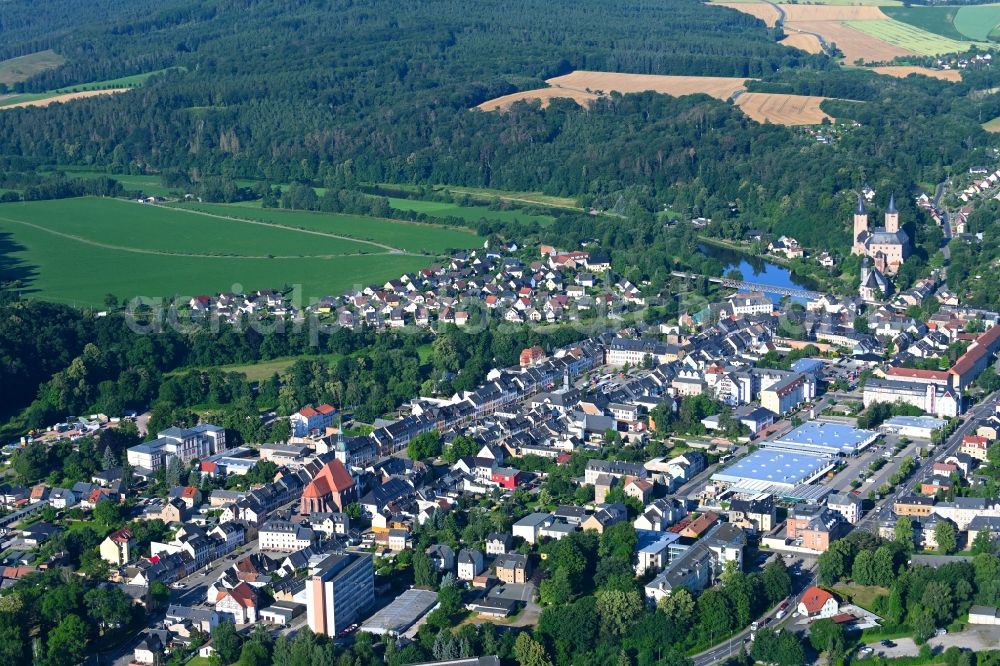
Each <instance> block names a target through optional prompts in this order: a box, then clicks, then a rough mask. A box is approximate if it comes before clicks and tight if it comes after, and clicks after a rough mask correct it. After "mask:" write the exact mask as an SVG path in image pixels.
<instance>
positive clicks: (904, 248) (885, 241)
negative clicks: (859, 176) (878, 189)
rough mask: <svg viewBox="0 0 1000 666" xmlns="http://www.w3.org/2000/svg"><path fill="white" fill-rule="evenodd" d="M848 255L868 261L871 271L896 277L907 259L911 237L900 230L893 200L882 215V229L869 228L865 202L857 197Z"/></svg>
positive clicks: (890, 199)
mask: <svg viewBox="0 0 1000 666" xmlns="http://www.w3.org/2000/svg"><path fill="white" fill-rule="evenodd" d="M851 254H860V255H862V256H865V257H869V258H870V259H871V261H872V264H874V267H875V268H876V269H877V270H878V271H879V272H880V273H884V274H885V275H895V274H896V272H897V271H898V270H899V267H900V266H902V265H903V262H904V261H905V260H906V258H907V257H908V256H909V255H910V237H909V236H908V235H907V234H906V232H905V231H903V230H902V229H901V228H900V227H899V211H897V210H896V196H895V195H893V196H892V197H890V198H889V207H888V208H887V209H886V211H885V226H884V227H875V228H873V229H869V228H868V211H867V209H866V208H865V202H864V199H862V198H861V196H860V195H859V196H858V208H857V210H855V211H854V246H853V247H852V248H851Z"/></svg>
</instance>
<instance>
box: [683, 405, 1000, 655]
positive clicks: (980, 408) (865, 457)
mask: <svg viewBox="0 0 1000 666" xmlns="http://www.w3.org/2000/svg"><path fill="white" fill-rule="evenodd" d="M828 396H829V397H830V398H832V397H834V396H833V395H832V394H828ZM998 396H1000V391H998V392H996V393H991V394H990V395H988V396H986V397H985V398H983V399H982V400H981V401H980V402H979V403H978V404H977V405H976V406H975V407H973V408H972V409H971V410H969V411H968V412H966V413H965V414H964V415H963V416H962V423H961V425H959V427H958V428H956V429H955V432H954V433H952V434H951V436H950V437H949V438H948V440H947V441H946V442H944V443H943V444H941V445H939V446H938V447H936V448H935V449H934V451H933V453H932V454H931V455H928V456H926V457H922V458H921V461H920V463H918V465H917V467H916V469H915V470H914V472H913V474H912V475H910V476H909V477H908V478H907V479H906V481H905V482H903V483H901V484H899V486H898V487H897V488H896V489H895V490H893V492H891V493H889V494H888V495H887V496H885V497H883V498H882V499H881V500H879V501H877V502H876V503H875V506H874V507H873V508H872V509H871V510H870V511H868V513H867V514H865V516H864V517H863V518H862V519H861V521H860V522H859V523H858V524H857V525H856V526H855V529H866V530H871V531H876V530H877V529H878V522H879V521H880V520H883V519H887V518H889V517H891V515H892V505H893V503H895V501H896V500H897V499H898V498H900V497H903V496H905V495H909V494H910V493H911V492H912V487H913V484H914V483H915V482H916V481H918V480H920V479H923V478H924V477H925V476H926V475H927V474H929V472H930V469H931V466H932V465H933V464H934V463H935V462H940V461H943V460H944V459H945V458H947V457H948V456H950V455H952V454H953V453H955V452H956V451H957V450H958V448H959V447H960V446H961V445H962V438H963V437H965V436H966V435H968V434H969V432H970V431H972V430H974V429H975V427H976V424H977V423H978V422H979V421H980V420H982V419H983V418H985V417H987V416H989V415H990V414H992V413H993V411H994V410H995V408H996V402H997V398H998ZM824 397H825V398H826V397H827V396H824ZM824 402H825V400H821V401H820V403H819V404H818V405H817V409H816V411H817V413H818V412H819V411H820V409H821V405H823V404H824ZM894 441H895V438H892V439H890V440H889V441H888V442H886V443H884V444H883V445H880V446H879V447H878V448H877V449H871V450H869V451H867V452H865V453H863V454H862V455H860V456H857V458H855V459H853V460H851V461H849V462H848V465H847V467H846V468H844V469H842V470H841V471H840V472H839V473H838V474H837V475H836V477H835V478H834V479H832V480H830V483H829V485H830V486H832V487H833V488H834V489H836V490H838V491H846V490H847V489H849V488H850V483H851V481H853V480H855V479H857V478H858V475H857V472H858V471H860V470H862V469H865V468H867V466H868V465H869V464H870V463H871V461H872V460H875V459H876V458H877V457H878V456H880V455H882V451H884V450H886V448H888V450H890V451H891V450H893V447H892V444H893V442H894ZM926 447H928V443H927V442H919V441H918V442H912V443H910V444H908V445H907V446H906V448H904V449H903V450H901V451H900V452H899V453H896V454H893V457H892V460H891V461H890V463H889V464H887V465H885V466H884V467H882V468H881V469H880V470H879V471H878V472H876V473H875V474H873V475H872V476H871V477H869V478H870V479H871V482H870V483H866V484H864V485H862V487H861V488H862V489H863V490H864V492H863V493H862V494H863V495H865V494H867V492H868V490H869V489H872V490H877V489H878V488H879V487H880V486H881V485H882V484H883V483H886V482H887V481H888V479H889V477H891V476H892V474H894V473H895V471H896V470H898V469H899V467H900V465H901V464H902V460H903V459H904V458H905V457H906V456H913V457H914V459H916V452H917V451H918V450H919V449H921V448H926ZM711 471H714V469H713V470H711ZM709 473H710V470H706V471H705V472H704V473H703V475H699V476H702V477H703V478H702V480H704V478H705V477H707V476H708V474H709ZM692 483H693V482H692ZM690 487H691V488H693V487H694V486H693V485H691V486H690ZM796 557H797V559H796V560H795V561H793V562H792V563H791V566H790V571H791V573H792V574H793V579H792V582H793V588H792V589H793V594H792V596H791V597H790V598H789V601H788V606H787V610H786V613H787V615H786V616H784V617H783V618H782V620H781V621H779V622H777V623H775V620H776V617H777V613H778V608H772V609H770V610H769V611H768V612H767V613H766V614H765V615H764V616H763V617H761V618H760V620H762V621H764V624H765V625H766V626H771V627H773V628H777V627H787V625H788V624H789V623H790V622H791V621H792V620H793V613H794V610H795V608H796V606H798V603H799V601H800V600H801V599H802V594H803V592H805V590H807V589H808V588H809V587H810V586H812V585H815V584H816V582H817V573H816V562H817V559H816V558H808V559H805V560H803V559H802V558H801V557H800V556H796ZM751 633H752V631H751V629H750V628H749V627H748V628H746V629H744V630H743V631H741V632H739V633H738V634H735V635H733V636H732V637H730V638H727V639H726V640H724V641H722V642H720V643H717V644H716V645H714V646H713V647H711V648H709V649H708V650H705V651H704V652H700V653H699V654H697V655H695V656H694V657H693V658H692V661H693V664H694V666H710V665H711V664H717V663H720V662H722V661H724V660H726V659H728V658H729V657H731V656H732V655H734V654H737V652H738V651H739V650H741V649H748V648H749V641H748V639H749V638H750V634H751Z"/></svg>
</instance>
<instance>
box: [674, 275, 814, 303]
mask: <svg viewBox="0 0 1000 666" xmlns="http://www.w3.org/2000/svg"><path fill="white" fill-rule="evenodd" d="M670 275H671V276H673V277H678V278H685V279H688V280H694V279H697V278H704V279H706V280H708V281H709V282H713V283H715V284H721V285H722V286H723V287H729V288H731V289H740V290H742V291H762V292H765V293H768V294H780V295H782V296H791V297H793V298H806V299H809V300H812V299H816V298H819V297H820V296H822V294H821V293H820V292H818V291H810V290H808V289H801V288H799V287H779V286H777V285H772V284H760V283H757V282H746V281H744V280H730V279H729V278H724V277H709V276H708V275H698V274H697V273H685V272H684V271H670Z"/></svg>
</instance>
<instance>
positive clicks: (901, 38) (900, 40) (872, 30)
mask: <svg viewBox="0 0 1000 666" xmlns="http://www.w3.org/2000/svg"><path fill="white" fill-rule="evenodd" d="M844 24H845V25H848V26H850V27H852V28H854V29H855V30H859V31H861V32H863V33H866V34H869V35H871V36H872V37H877V38H878V39H881V40H882V41H885V42H888V43H890V44H894V45H896V46H899V47H902V48H904V49H909V50H911V51H914V52H915V53H919V54H921V55H940V54H942V53H955V52H962V51H967V50H968V49H969V47H970V46H971V45H972V42H970V41H959V40H956V39H949V38H948V37H943V36H941V35H935V34H934V33H931V32H928V31H926V30H921V29H920V28H918V27H916V26H913V25H910V24H908V23H901V22H899V21H895V20H891V19H890V20H888V21H844ZM980 46H985V45H983V44H980Z"/></svg>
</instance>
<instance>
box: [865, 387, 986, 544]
mask: <svg viewBox="0 0 1000 666" xmlns="http://www.w3.org/2000/svg"><path fill="white" fill-rule="evenodd" d="M998 395H1000V391H998V392H996V393H991V394H990V395H988V396H986V397H985V398H984V399H983V400H982V402H980V403H979V404H978V405H976V406H975V407H973V408H972V409H971V410H970V411H968V412H966V414H965V416H964V417H963V418H964V421H963V423H962V424H961V425H960V426H959V427H958V428H956V429H955V432H954V433H952V435H951V437H949V438H948V441H947V442H945V443H944V444H942V445H940V446H938V447H937V448H936V449H935V450H934V455H931V456H928V457H927V458H925V459H924V460H923V462H921V463H920V465H919V466H918V467H917V469H916V471H914V473H913V475H912V476H911V477H910V478H909V479H908V480H907V482H906V483H901V484H900V485H899V486H898V487H897V488H896V490H895V491H893V492H892V493H891V494H890V495H888V496H887V497H886V498H885V499H883V500H882V501H881V502H880V503H879V504H877V505H876V507H875V508H874V509H873V510H871V511H869V512H868V514H867V515H866V516H865V517H864V518H862V519H861V522H859V523H858V525H857V527H858V528H864V529H877V524H876V521H877V520H879V519H882V518H889V517H890V516H891V515H892V505H893V503H894V502H895V501H896V500H897V499H898V498H899V497H902V496H904V495H909V494H911V490H910V488H911V487H912V485H913V482H914V480H917V479H923V478H924V477H925V476H927V475H928V474H929V473H930V468H931V466H932V465H933V464H934V463H935V462H940V461H942V460H944V459H945V458H947V457H948V456H950V455H952V454H953V453H955V451H957V450H958V447H960V446H961V445H962V438H963V437H965V436H966V435H967V434H969V431H971V430H972V429H973V428H975V426H976V424H977V423H978V422H979V421H980V420H981V419H983V418H985V417H986V416H988V415H990V414H992V413H993V410H994V408H995V405H996V401H997V396H998ZM875 487H876V488H877V487H878V486H875Z"/></svg>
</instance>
